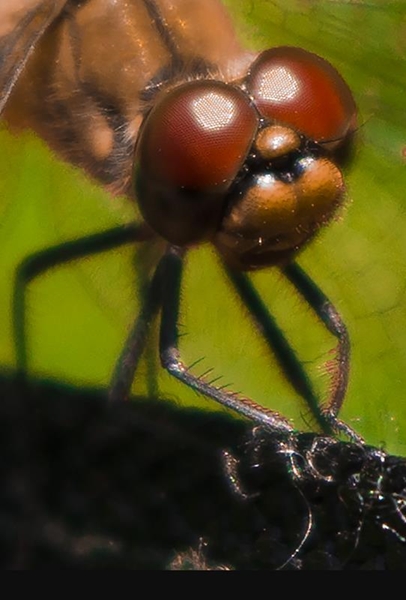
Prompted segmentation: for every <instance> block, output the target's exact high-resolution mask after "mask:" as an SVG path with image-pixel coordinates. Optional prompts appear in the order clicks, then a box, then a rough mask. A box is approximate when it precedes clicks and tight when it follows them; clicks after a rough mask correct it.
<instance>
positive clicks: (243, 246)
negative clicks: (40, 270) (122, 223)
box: [135, 47, 357, 269]
mask: <svg viewBox="0 0 406 600" xmlns="http://www.w3.org/2000/svg"><path fill="white" fill-rule="evenodd" d="M356 113H357V111H356V106H355V102H354V100H353V97H352V94H351V92H350V90H349V88H348V86H347V84H346V83H345V82H344V80H343V79H342V78H341V76H340V75H339V74H338V72H337V71H336V70H335V69H334V68H333V67H332V66H331V65H330V63H328V62H327V61H326V60H324V59H322V58H320V57H319V56H317V55H315V54H312V53H310V52H307V51H305V50H302V49H300V48H293V47H280V48H274V49H271V50H267V51H265V52H263V53H261V54H260V55H259V56H258V57H257V59H256V60H255V61H254V63H253V64H252V65H251V67H250V69H249V71H248V73H247V75H246V77H245V78H244V79H243V80H241V81H238V82H233V83H230V84H227V83H224V82H222V81H217V80H208V81H203V80H197V81H190V82H187V83H183V84H180V85H178V86H176V87H174V88H172V89H170V90H169V91H168V92H167V93H165V94H163V95H162V96H161V98H158V101H157V103H156V105H155V107H154V108H153V109H152V110H151V112H150V113H149V114H148V115H147V117H146V118H145V121H144V124H143V126H142V128H141V132H140V135H139V138H138V143H137V148H136V159H135V188H136V195H137V198H138V201H139V204H140V209H141V212H142V214H143V216H144V218H145V220H146V221H147V223H148V224H149V225H150V226H151V227H152V228H153V229H154V230H155V231H156V232H157V233H158V234H159V235H161V236H162V237H163V238H165V239H166V240H168V241H169V242H170V243H172V244H175V245H179V246H184V245H193V244H197V243H201V242H204V241H212V242H213V243H214V244H215V246H216V248H217V249H218V250H219V252H220V253H221V254H222V255H223V257H224V258H225V260H226V261H228V262H229V263H230V264H231V265H233V266H235V267H238V268H241V269H255V268H260V267H264V266H268V265H274V264H281V263H283V262H285V261H288V260H290V259H291V257H292V256H293V255H294V254H295V253H296V252H298V251H299V250H300V249H301V248H302V247H303V246H304V245H305V244H306V243H307V242H308V241H309V240H310V239H311V238H312V237H314V235H315V234H316V233H317V231H318V230H319V229H320V227H322V226H323V225H325V224H326V223H327V222H328V221H329V220H330V219H331V218H332V216H333V215H334V213H335V212H336V210H337V208H338V207H339V206H340V204H342V202H343V198H344V193H345V186H344V180H343V175H342V172H341V168H340V162H341V157H342V155H343V154H344V152H343V150H344V149H345V148H346V147H348V145H349V144H350V143H351V141H352V138H353V136H354V132H355V130H356V122H357V119H356Z"/></svg>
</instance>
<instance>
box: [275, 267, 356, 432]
mask: <svg viewBox="0 0 406 600" xmlns="http://www.w3.org/2000/svg"><path fill="white" fill-rule="evenodd" d="M282 272H283V273H284V275H285V276H286V278H287V279H288V280H289V281H290V282H291V283H292V284H293V285H294V287H295V288H296V290H297V292H298V293H299V294H300V295H301V296H302V297H303V298H304V300H306V302H307V303H308V304H309V306H310V307H311V308H312V309H313V311H314V312H315V313H316V315H317V316H318V318H319V319H320V320H321V321H322V322H323V323H324V325H325V326H326V327H327V329H328V331H329V332H330V333H331V334H332V335H333V336H334V337H336V338H337V340H338V344H337V347H336V350H335V353H336V355H335V360H334V361H332V362H331V365H332V369H331V370H332V385H331V392H330V394H329V397H328V399H327V402H326V403H325V405H324V406H323V408H322V410H323V413H324V415H325V417H326V419H327V420H328V421H329V422H330V424H331V426H332V428H333V429H334V430H335V431H337V432H341V433H343V434H345V435H346V436H348V437H349V438H350V439H351V440H352V441H354V442H356V443H363V440H362V438H361V437H360V436H359V435H358V434H357V433H356V432H355V431H354V430H353V429H352V428H351V427H349V425H347V424H346V423H344V422H343V421H341V420H340V419H339V418H338V413H339V411H340V408H341V406H342V404H343V402H344V397H345V394H346V391H347V386H348V379H349V372H350V351H351V347H350V339H349V335H348V331H347V328H346V326H345V324H344V321H343V320H342V318H341V316H340V314H339V313H338V311H337V309H336V308H335V307H334V306H333V304H332V303H331V302H330V300H329V299H328V298H327V296H326V295H325V294H324V293H323V292H322V291H321V290H320V288H319V287H318V286H317V285H316V284H315V283H314V281H313V280H312V279H311V278H310V277H309V276H308V275H307V274H306V273H305V272H304V271H303V269H301V268H300V267H299V265H297V264H296V263H291V264H290V265H288V266H286V267H284V268H283V269H282Z"/></svg>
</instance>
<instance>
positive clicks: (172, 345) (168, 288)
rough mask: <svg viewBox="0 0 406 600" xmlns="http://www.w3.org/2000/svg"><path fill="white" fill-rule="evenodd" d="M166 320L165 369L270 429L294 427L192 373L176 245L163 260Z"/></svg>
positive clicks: (163, 325)
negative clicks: (183, 343) (181, 340)
mask: <svg viewBox="0 0 406 600" xmlns="http://www.w3.org/2000/svg"><path fill="white" fill-rule="evenodd" d="M162 267H163V279H162V284H163V288H162V320H161V329H160V356H161V362H162V365H163V367H164V368H165V369H167V370H168V371H169V373H171V374H172V375H173V376H174V377H176V378H177V379H179V380H180V381H182V382H183V383H185V384H186V385H188V386H189V387H191V388H193V389H195V390H196V391H198V392H200V393H202V394H205V395H206V396H209V397H210V398H213V399H214V400H216V401H217V402H219V403H220V404H222V405H223V406H225V407H227V408H231V409H232V410H235V411H236V412H238V413H239V414H240V415H242V416H245V417H247V418H249V419H251V420H253V421H255V422H256V423H259V424H260V425H262V426H263V427H265V428H267V429H271V430H273V431H275V430H277V431H280V432H283V433H290V432H292V431H293V428H292V426H291V424H290V423H289V421H288V420H287V419H285V418H284V417H283V416H281V415H280V414H279V413H277V412H275V411H271V410H268V409H266V408H264V407H262V406H259V405H258V404H256V403H255V402H253V401H252V400H250V399H248V398H243V397H240V396H239V395H238V394H236V393H233V392H230V391H226V390H224V389H220V388H217V387H216V386H214V385H212V384H210V383H207V382H206V381H205V380H204V379H203V378H202V377H196V376H194V375H192V373H190V371H189V370H188V368H187V366H186V365H185V363H184V362H183V361H182V359H181V357H180V353H179V350H178V327H177V324H178V318H179V302H180V294H181V283H182V268H183V253H182V251H181V250H180V249H178V248H176V247H170V249H169V250H168V252H167V253H166V255H165V256H164V257H163V259H162Z"/></svg>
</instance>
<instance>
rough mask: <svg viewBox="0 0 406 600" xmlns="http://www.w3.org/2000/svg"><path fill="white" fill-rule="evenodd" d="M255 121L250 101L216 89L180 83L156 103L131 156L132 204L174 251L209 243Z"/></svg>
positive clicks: (204, 83) (218, 84)
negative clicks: (134, 204) (133, 157)
mask: <svg viewBox="0 0 406 600" xmlns="http://www.w3.org/2000/svg"><path fill="white" fill-rule="evenodd" d="M258 121H259V117H258V113H257V111H256V110H255V108H254V107H253V106H252V104H251V101H250V99H249V98H248V96H247V95H246V94H244V93H243V92H242V91H241V90H239V89H236V88H234V87H232V86H228V85H226V84H225V83H222V82H220V81H194V82H189V83H185V84H183V85H180V86H178V87H176V88H173V89H172V90H170V91H169V92H167V93H166V94H165V95H163V96H161V98H158V100H157V104H156V105H155V107H154V108H153V109H152V111H151V112H150V113H149V114H148V116H147V117H146V120H145V122H144V124H143V126H142V128H141V132H140V136H139V140H138V143H137V147H136V156H135V188H136V189H135V191H136V196H137V198H138V203H139V206H140V209H141V212H142V215H143V217H144V219H145V220H146V221H147V223H148V224H149V225H150V226H151V227H152V229H154V230H155V231H156V232H157V233H159V234H160V235H161V236H162V237H164V238H165V239H166V240H167V241H169V242H171V243H173V244H177V245H187V244H193V243H197V242H200V241H203V240H206V239H209V238H210V237H211V236H212V235H214V232H215V231H216V229H217V226H218V223H219V220H220V218H221V214H222V212H223V203H224V195H225V193H226V192H227V190H228V188H229V187H230V185H231V184H232V182H233V181H234V179H235V177H236V175H237V173H238V172H239V170H240V169H241V167H242V165H243V163H244V161H245V159H246V157H247V155H248V153H249V151H250V148H251V145H252V143H253V140H254V137H255V135H256V132H257V129H258Z"/></svg>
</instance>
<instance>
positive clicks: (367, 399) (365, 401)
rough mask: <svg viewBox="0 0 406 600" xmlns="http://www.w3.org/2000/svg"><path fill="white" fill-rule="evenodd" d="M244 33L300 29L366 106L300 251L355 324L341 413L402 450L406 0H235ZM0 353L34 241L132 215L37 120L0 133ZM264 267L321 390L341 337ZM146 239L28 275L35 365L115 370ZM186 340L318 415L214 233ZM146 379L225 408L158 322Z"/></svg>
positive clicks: (225, 372) (289, 38)
mask: <svg viewBox="0 0 406 600" xmlns="http://www.w3.org/2000/svg"><path fill="white" fill-rule="evenodd" d="M227 4H228V6H229V7H230V10H231V11H232V13H233V16H234V17H235V20H236V26H237V27H238V30H239V32H240V35H241V36H243V37H244V39H245V40H246V43H247V44H248V45H250V46H251V47H253V48H257V49H261V48H266V47H270V46H275V45H283V44H288V45H297V46H302V47H305V48H307V49H309V50H311V51H314V52H317V53H318V54H321V55H322V56H324V57H325V58H327V59H328V60H330V61H331V62H332V63H333V64H334V65H335V66H336V67H337V68H338V70H339V71H340V72H341V73H342V75H343V76H344V78H345V79H346V80H347V81H348V83H349V84H350V86H351V88H352V89H353V92H354V95H355V97H356V100H357V103H358V105H359V109H360V124H361V127H360V132H359V143H358V148H357V152H356V156H355V158H354V161H353V165H352V167H351V170H350V171H349V173H348V175H347V182H348V201H347V203H346V206H345V208H344V210H343V211H342V213H341V214H340V216H339V218H338V219H337V220H336V222H334V223H333V224H332V225H331V226H329V228H328V229H326V231H324V232H323V233H322V234H321V235H320V237H319V238H318V239H317V240H316V241H315V242H314V243H313V245H312V246H310V247H309V248H308V249H306V250H305V252H303V254H302V255H301V256H300V258H299V262H300V264H301V265H302V266H303V267H305V268H306V270H307V271H308V273H309V274H310V275H311V276H312V277H313V278H314V279H315V281H316V282H317V283H318V284H319V285H320V286H321V287H322V289H323V290H324V291H325V292H326V293H327V294H328V295H329V297H330V298H331V300H332V301H333V302H334V303H335V305H336V306H337V308H338V309H339V310H340V312H341V313H342V315H343V317H344V319H345V322H346V323H347V325H348V328H349V331H350V335H351V340H352V362H351V365H352V369H351V382H350V387H349V390H348V394H347V398H346V402H345V405H344V407H343V410H342V417H343V419H345V420H346V421H347V422H348V423H349V424H350V425H351V426H353V427H354V428H355V429H356V430H357V431H359V432H360V433H361V434H362V435H364V436H365V438H366V440H367V441H368V442H369V443H371V444H375V445H382V446H383V447H385V448H386V449H387V450H388V451H390V452H393V453H398V454H403V455H404V454H406V407H405V399H404V396H405V387H406V282H405V274H406V211H405V208H404V204H405V200H404V197H405V190H404V188H405V184H406V164H405V148H406V110H405V87H406V85H405V84H406V69H405V58H406V3H405V2H403V1H398V2H391V1H381V2H379V1H376V2H367V1H365V2H363V1H362V0H358V1H356V0H353V1H347V2H345V1H330V2H328V1H324V2H322V1H310V0H308V1H305V0H301V1H299V0H296V1H294V0H284V1H282V0H280V1H277V0H275V1H273V2H271V1H270V0H247V1H244V2H237V1H232V0H229V1H228V2H227ZM0 148H1V150H0V151H1V161H0V212H1V228H0V248H1V253H0V315H1V316H0V319H1V335H0V364H1V365H3V366H4V368H9V367H10V368H12V367H13V365H14V350H13V335H12V329H11V302H12V298H11V290H12V281H13V275H14V271H15V268H16V265H17V264H18V263H19V261H20V260H22V258H24V257H25V256H27V254H30V253H32V252H34V251H36V250H39V249H41V248H44V247H47V246H50V245H52V244H55V243H58V242H61V241H62V240H68V239H73V238H75V237H78V236H82V235H85V234H87V233H94V232H96V231H101V230H103V229H104V228H105V227H108V226H111V225H113V224H116V223H125V222H129V221H131V220H133V219H134V217H136V215H137V212H136V207H134V206H133V205H132V204H131V202H129V201H128V200H127V199H118V200H117V199H114V200H112V199H111V198H109V197H108V196H107V195H106V194H105V193H104V192H103V190H101V189H100V188H98V187H97V186H95V185H93V184H92V183H91V182H89V181H88V180H86V178H85V177H84V176H83V174H82V173H81V172H80V171H78V170H75V169H72V168H71V167H69V166H67V165H65V164H63V163H61V162H59V161H58V160H56V159H55V157H53V156H52V155H51V153H50V152H49V151H48V149H47V148H46V147H45V145H44V144H43V143H42V142H41V141H40V140H37V139H34V137H33V136H32V135H30V134H27V135H24V136H20V137H18V138H16V137H13V136H11V135H10V134H9V133H8V132H6V131H2V132H1V135H0ZM254 281H255V283H256V284H257V286H258V288H259V289H260V290H261V293H262V294H263V296H264V298H265V299H266V301H267V303H268V305H269V307H270V310H271V311H272V312H273V313H274V314H275V315H276V316H277V318H278V322H279V323H280V325H281V326H282V328H283V330H284V331H285V333H286V335H287V336H288V338H289V340H290V341H291V343H292V344H293V345H294V347H295V348H296V350H297V352H298V355H299V356H300V358H301V360H302V361H303V363H304V365H305V367H306V369H307V370H308V371H309V373H310V375H311V377H312V380H313V381H314V384H315V386H316V389H317V391H318V393H319V395H320V397H321V398H323V397H325V395H326V394H327V391H328V385H329V384H328V375H327V367H326V363H327V361H328V360H329V359H331V354H329V351H330V349H331V348H332V347H333V346H334V340H333V339H332V338H331V336H329V334H328V333H327V332H326V331H325V329H324V328H323V327H322V326H321V325H320V323H319V322H318V321H317V320H316V318H315V317H314V316H313V314H312V312H311V310H310V309H309V308H308V307H307V306H305V305H304V304H303V302H302V301H301V300H300V299H299V298H298V297H297V296H296V295H295V294H294V292H293V290H292V289H291V287H290V286H289V285H288V284H287V283H286V282H285V281H284V280H283V279H282V277H281V276H280V274H279V272H278V271H275V270H272V269H271V270H267V271H264V272H262V273H258V274H255V276H254ZM139 285H140V284H139V279H138V280H137V272H136V271H135V270H134V250H133V249H132V248H125V249H123V250H120V251H114V252H109V253H104V254H102V255H99V256H96V257H92V258H88V259H86V260H84V261H80V262H75V263H71V264H69V265H65V266H63V267H61V268H58V269H55V270H53V271H52V272H49V273H47V275H46V276H44V277H42V278H41V279H38V280H37V281H35V282H34V284H33V285H31V287H30V294H29V353H30V365H31V370H30V373H32V374H35V375H39V376H47V377H54V378H60V379H63V380H66V381H68V382H73V383H77V384H80V385H97V386H106V385H107V384H108V381H109V378H110V375H111V371H112V368H113V365H114V361H115V359H116V358H117V356H118V353H119V351H120V348H121V346H122V344H123V341H124V339H125V336H126V332H127V330H128V327H129V325H130V323H131V321H132V319H133V318H134V316H135V315H136V314H137V308H138V304H139V300H138V295H139V294H138V288H139ZM181 333H182V338H181V347H182V351H183V353H184V356H185V359H186V361H187V362H189V363H194V362H195V361H196V360H198V359H202V360H201V362H200V363H199V364H198V366H196V367H195V370H194V372H196V373H197V374H200V373H202V372H203V371H206V370H207V369H209V368H213V377H216V376H223V378H222V380H221V382H222V383H230V384H231V387H232V388H233V389H236V390H240V391H242V392H243V393H245V394H246V395H248V396H250V397H252V398H254V399H255V400H256V401H257V402H259V403H262V404H264V405H266V406H269V407H271V408H274V409H276V410H278V411H280V412H282V413H283V414H285V415H287V416H289V417H291V418H292V419H293V420H294V422H295V425H296V426H297V427H298V428H299V429H308V428H311V427H312V422H311V419H310V417H309V414H308V411H307V409H306V407H305V406H304V405H303V402H302V401H301V400H300V398H298V397H297V396H296V395H295V393H294V392H293V390H292V389H291V387H290V386H289V385H288V384H287V383H286V381H285V380H284V379H283V377H282V376H281V374H280V372H279V370H278V367H277V366H276V364H275V362H274V360H273V358H272V356H270V354H269V352H268V350H267V349H266V347H265V345H264V344H263V342H262V341H261V340H260V339H259V337H258V336H257V335H256V334H255V332H254V331H253V329H252V325H251V322H250V321H249V319H248V317H247V315H246V314H245V313H244V311H243V310H242V309H241V307H240V306H239V303H238V301H237V299H236V298H235V297H234V296H233V294H232V293H231V290H230V289H229V287H228V285H227V283H226V281H225V279H224V278H223V277H222V275H221V270H220V268H219V266H218V263H217V260H216V257H215V255H214V254H213V252H212V251H211V249H210V248H209V247H204V248H200V249H197V250H194V251H193V252H191V253H190V256H189V258H188V262H187V269H186V274H185V282H184V291H183V298H182V319H181ZM153 334H154V335H152V336H151V343H150V345H149V348H148V351H147V353H146V356H145V358H144V360H143V362H142V365H141V367H140V372H139V374H138V377H137V382H136V384H135V386H134V391H135V392H137V393H142V394H148V393H150V394H155V393H156V392H158V393H159V394H160V395H161V396H162V397H164V398H169V399H172V400H174V401H175V402H177V403H179V404H189V405H190V404H193V405H195V406H200V407H205V408H207V409H218V407H217V406H216V405H215V403H214V402H213V401H211V400H208V399H206V398H202V397H199V396H197V395H195V394H194V393H193V392H190V391H189V390H187V389H185V387H184V386H182V385H181V384H178V383H177V382H175V381H173V380H172V379H171V378H170V377H169V376H168V375H166V374H165V373H164V372H162V370H161V369H160V368H159V365H158V362H157V356H156V331H155V332H153Z"/></svg>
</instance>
